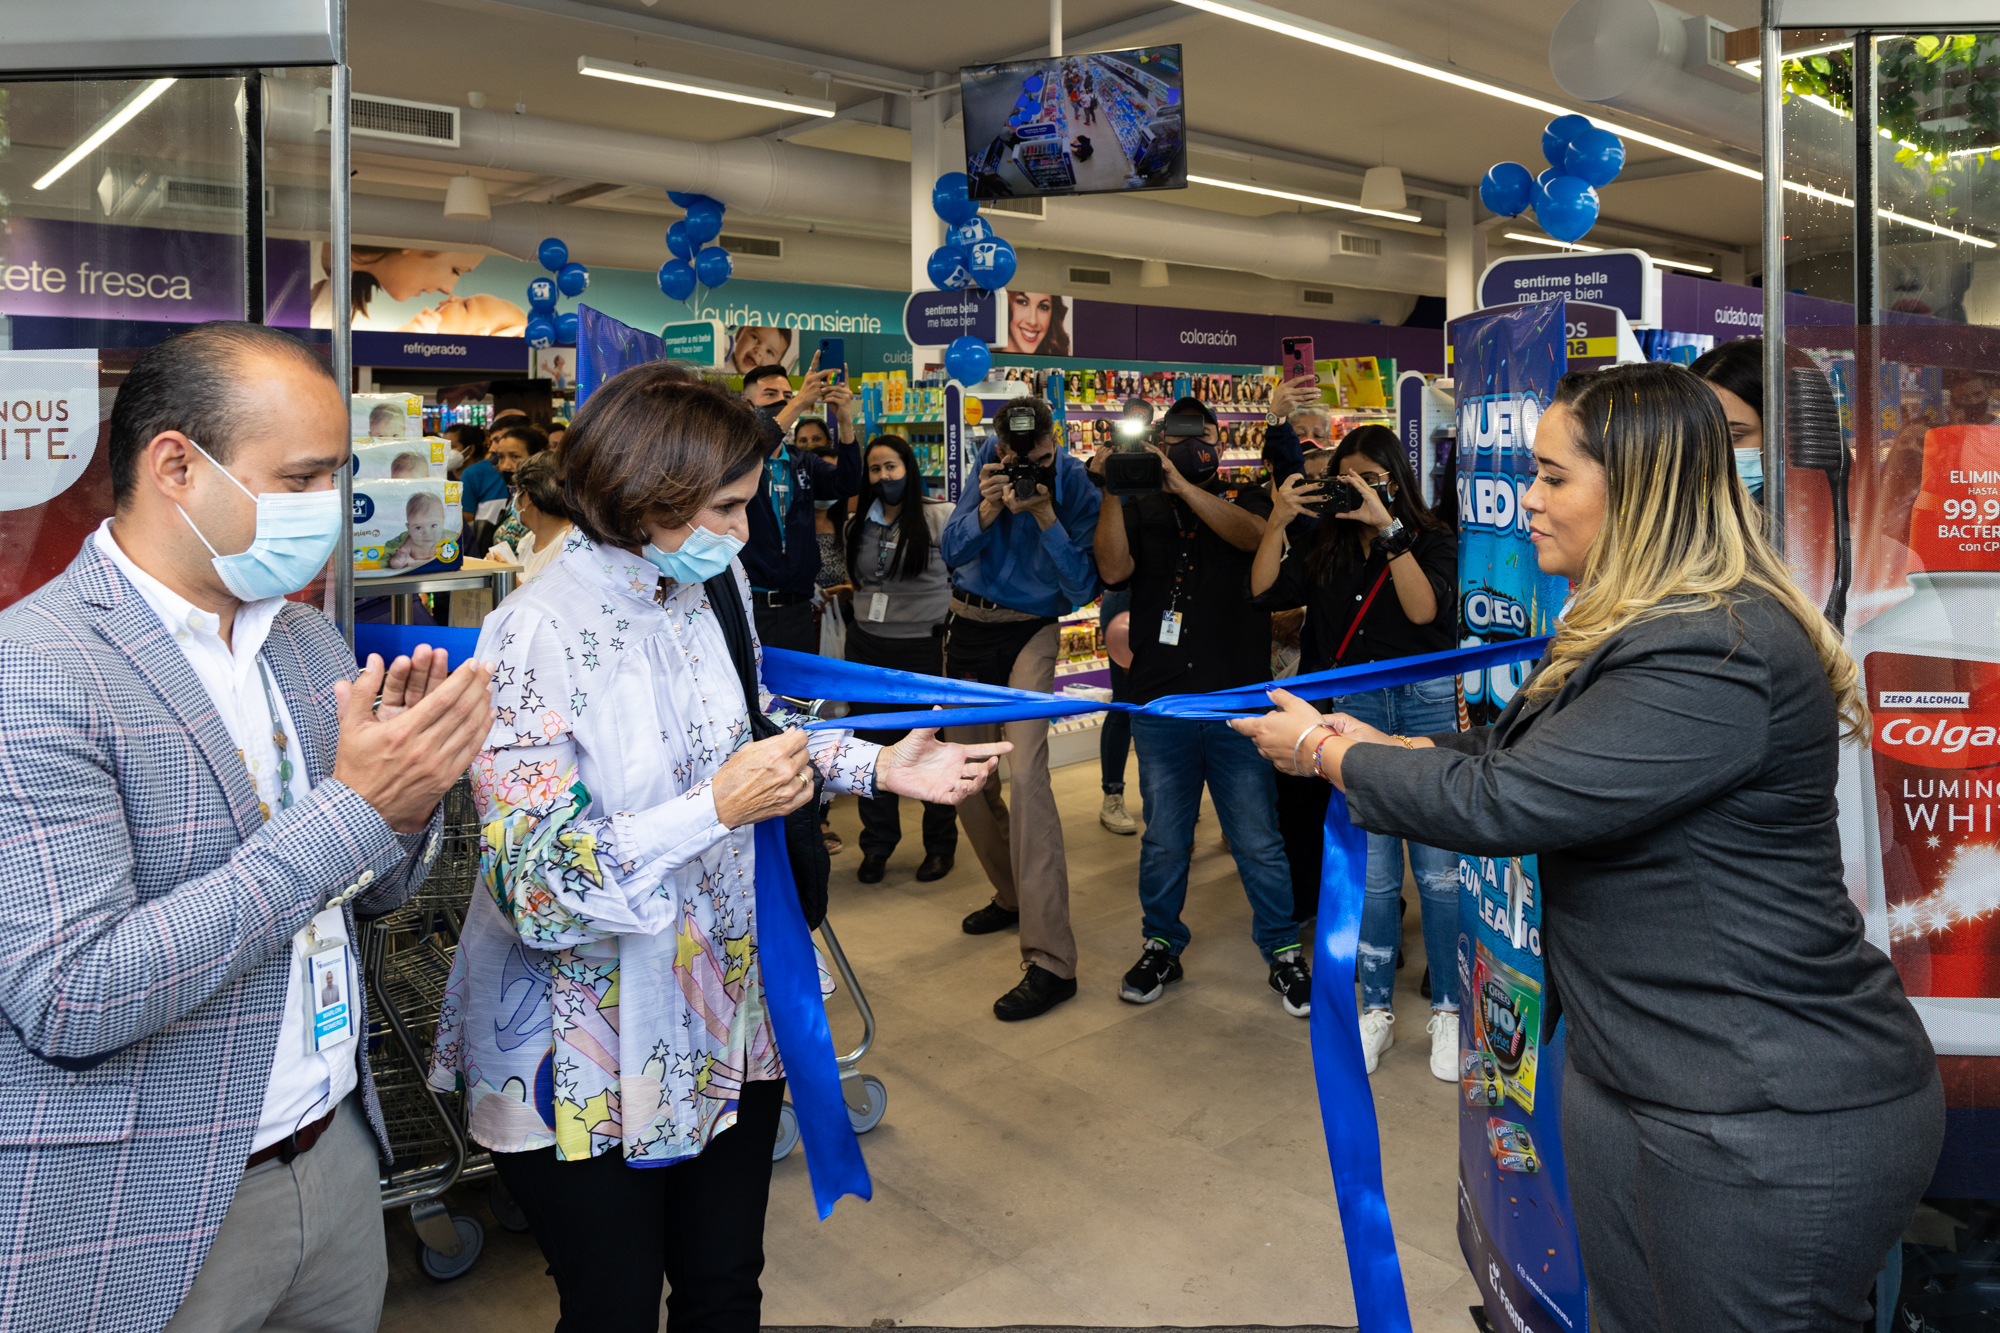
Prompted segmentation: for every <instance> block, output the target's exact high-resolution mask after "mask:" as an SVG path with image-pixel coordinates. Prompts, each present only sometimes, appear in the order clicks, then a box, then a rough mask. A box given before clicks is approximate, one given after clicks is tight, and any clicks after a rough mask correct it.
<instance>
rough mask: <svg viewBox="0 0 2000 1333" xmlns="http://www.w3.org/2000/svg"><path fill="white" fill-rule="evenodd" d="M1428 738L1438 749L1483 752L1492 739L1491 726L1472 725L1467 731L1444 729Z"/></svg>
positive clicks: (1465, 752)
mask: <svg viewBox="0 0 2000 1333" xmlns="http://www.w3.org/2000/svg"><path fill="white" fill-rule="evenodd" d="M1428 739H1429V740H1430V743H1431V744H1432V745H1435V746H1437V748H1438V749H1440V750H1452V751H1456V752H1457V753H1459V754H1485V753H1486V748H1487V746H1488V745H1489V744H1491V742H1492V739H1493V728H1491V727H1473V728H1472V729H1470V730H1469V731H1445V732H1440V733H1438V734H1437V735H1435V736H1432V737H1429V738H1428Z"/></svg>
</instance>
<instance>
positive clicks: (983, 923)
mask: <svg viewBox="0 0 2000 1333" xmlns="http://www.w3.org/2000/svg"><path fill="white" fill-rule="evenodd" d="M958 924H959V926H960V928H961V929H963V930H964V931H965V933H966V934H968V935H991V934H992V933H993V932H994V931H996V930H1005V929H1007V927H1009V926H1018V925H1020V924H1021V914H1020V913H1019V912H1010V911H1008V910H1007V909H1006V908H1004V907H1002V906H1001V905H1000V904H999V903H997V902H995V903H988V904H986V906H984V907H982V908H980V909H979V910H978V911H977V912H974V913H972V914H971V915H970V916H968V917H966V918H965V920H963V921H961V922H959V923H958Z"/></svg>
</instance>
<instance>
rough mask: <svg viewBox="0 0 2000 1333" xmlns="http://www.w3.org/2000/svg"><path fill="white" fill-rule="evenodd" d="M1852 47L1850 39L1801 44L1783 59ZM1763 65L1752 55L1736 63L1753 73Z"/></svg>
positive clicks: (1844, 49)
mask: <svg viewBox="0 0 2000 1333" xmlns="http://www.w3.org/2000/svg"><path fill="white" fill-rule="evenodd" d="M1878 35H1880V36H1887V35H1888V34H1886V33H1883V34H1878ZM1853 49H1854V43H1853V42H1852V41H1844V42H1819V43H1816V44H1815V45H1812V46H1802V47H1800V48H1799V49H1798V50H1796V51H1787V52H1785V59H1787V60H1804V59H1805V58H1806V57H1807V56H1823V55H1826V54H1827V53H1829V52H1832V51H1852V50H1853ZM1763 66H1764V62H1763V60H1762V59H1761V58H1759V57H1752V58H1751V59H1749V60H1739V61H1738V62H1737V63H1736V68H1738V69H1740V70H1742V71H1743V72H1744V73H1746V74H1755V73H1757V72H1758V71H1759V70H1760V69H1762V68H1763Z"/></svg>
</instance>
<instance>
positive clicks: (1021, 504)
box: [941, 398, 1099, 1022]
mask: <svg viewBox="0 0 2000 1333" xmlns="http://www.w3.org/2000/svg"><path fill="white" fill-rule="evenodd" d="M994 424H995V438H994V442H993V443H992V444H988V445H987V446H986V447H985V448H983V449H981V450H980V451H979V458H978V463H979V489H978V490H976V491H970V490H969V491H967V492H966V493H965V494H964V495H963V496H961V497H960V498H959V502H958V508H957V509H956V510H955V511H954V512H953V513H952V516H951V519H950V521H949V522H947V523H946V524H945V529H944V539H943V542H942V543H941V545H942V546H943V548H944V559H945V564H946V565H947V566H948V567H949V569H950V570H951V583H952V589H951V614H950V617H949V618H948V619H947V620H946V622H945V641H944V673H945V675H947V676H949V677H952V678H955V679H960V680H978V681H983V682H986V683H987V684H992V685H1010V686H1012V687H1014V688H1015V689H1022V690H1037V691H1040V692H1041V693H1044V694H1046V693H1048V692H1049V691H1050V690H1051V689H1052V688H1053V687H1054V685H1055V674H1056V644H1057V629H1056V619H1057V617H1059V616H1061V615H1063V614H1065V613H1066V612H1069V611H1073V610H1075V609H1076V608H1077V607H1079V606H1081V605H1083V604H1084V603H1085V602H1088V601H1089V600H1090V599H1091V598H1092V597H1094V596H1096V595H1097V566H1096V564H1095V563H1094V562H1093V561H1092V559H1091V553H1090V543H1091V533H1092V530H1093V529H1094V528H1095V527H1096V525H1097V511H1098V503H1099V502H1098V495H1097V489H1096V488H1095V487H1094V486H1092V485H1091V483H1090V479H1089V477H1088V476H1087V475H1086V474H1085V472H1084V467H1083V464H1082V463H1080V462H1078V461H1077V460H1076V459H1075V458H1072V457H1071V456H1070V455H1069V453H1068V452H1067V451H1066V450H1063V449H1062V448H1060V447H1059V446H1058V444H1057V441H1056V435H1055V418H1054V416H1053V415H1052V414H1051V413H1050V411H1049V405H1048V404H1047V403H1045V402H1043V401H1042V400H1041V399H1039V398H1017V399H1014V400H1013V401H1012V402H1010V403H1008V404H1007V405H1006V406H1005V407H1003V408H1001V409H1000V412H999V415H998V418H997V419H996V421H995V423H994ZM1001 730H1002V728H1001V727H999V726H998V725H986V726H978V727H954V728H952V735H953V737H954V738H955V739H959V740H965V741H970V740H972V739H973V738H974V736H975V735H976V736H978V737H979V738H981V739H997V738H998V736H999V733H1000V732H1001ZM1005 735H1006V739H1007V740H1009V741H1011V742H1013V746H1014V751H1013V755H1012V757H1011V759H1010V760H1009V763H1010V766H1011V767H1010V778H1009V782H1010V784H1011V786H1012V789H1013V795H1014V808H1013V813H1012V817H1011V818H1010V817H1009V812H1008V808H1007V803H1006V801H1005V800H1004V799H1003V798H1002V797H1001V795H1000V790H999V784H998V783H988V784H987V786H986V788H985V789H984V790H983V791H982V792H981V794H980V796H979V797H978V798H977V799H972V800H968V801H967V802H966V803H965V804H963V805H961V806H959V808H958V811H959V813H958V817H959V820H960V822H961V823H963V824H964V826H965V834H966V837H967V838H968V839H970V841H971V843H972V850H973V851H974V852H975V853H976V854H977V855H978V857H979V863H980V865H981V866H983V867H984V868H985V870H986V878H987V879H988V880H990V881H992V884H993V901H992V902H990V903H988V904H987V905H986V906H984V907H982V908H980V909H979V910H978V911H976V912H974V913H972V914H971V915H970V916H968V917H966V918H965V921H964V929H965V933H966V934H968V935H986V934H990V933H992V932H993V931H997V930H1004V929H1006V928H1007V927H1008V926H1012V925H1017V924H1018V925H1019V926H1020V930H1021V957H1022V966H1023V970H1024V975H1023V976H1022V978H1021V983H1020V985H1018V986H1016V987H1015V988H1014V989H1013V990H1010V991H1008V992H1007V993H1006V994H1005V995H1002V996H1001V997H1000V998H999V999H998V1000H996V1001H994V1002H993V1013H994V1016H995V1017H997V1018H999V1019H1001V1020H1002V1021H1005V1022H1013V1021H1016V1020H1019V1019H1024V1018H1033V1017H1035V1016H1036V1015H1038V1014H1044V1013H1047V1012H1048V1011H1049V1010H1050V1009H1052V1008H1054V1007H1055V1006H1056V1005H1058V1004H1060V1003H1062V1002H1063V1001H1064V1000H1067V999H1069V998H1070V997H1071V996H1073V995H1075V994H1076V937H1075V936H1074V935H1073V934H1071V933H1070V928H1069V869H1068V866H1067V865H1066V863H1065V862H1064V859H1063V838H1062V818H1061V816H1060V815H1059V814H1058V813H1057V811H1056V801H1055V794H1054V793H1053V792H1052V791H1051V790H1050V788H1049V724H1048V722H1047V720H1046V719H1036V720H1030V721H1024V722H1009V723H1007V724H1006V725H1005Z"/></svg>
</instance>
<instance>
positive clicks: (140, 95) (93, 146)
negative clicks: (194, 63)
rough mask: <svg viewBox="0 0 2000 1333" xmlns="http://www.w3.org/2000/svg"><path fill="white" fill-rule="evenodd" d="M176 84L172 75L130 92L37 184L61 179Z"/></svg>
mask: <svg viewBox="0 0 2000 1333" xmlns="http://www.w3.org/2000/svg"><path fill="white" fill-rule="evenodd" d="M173 86H174V80H172V79H154V80H153V81H152V82H151V83H149V84H147V85H146V86H145V87H143V88H139V89H135V90H134V91H133V92H131V93H129V94H127V95H126V98H125V100H124V101H122V102H120V103H119V104H118V105H117V106H115V107H113V108H112V109H111V114H110V115H108V116H106V117H105V118H104V119H103V120H102V121H101V122H99V124H98V126H97V128H96V129H94V130H92V131H91V132H90V133H89V134H86V135H85V136H83V142H82V143H80V144H78V145H77V146H76V147H74V148H72V149H70V150H69V152H68V154H67V155H66V156H64V158H63V160H62V161H60V162H58V163H56V164H55V165H54V166H52V167H50V168H49V169H48V172H47V174H45V175H44V176H43V177H42V178H41V179H40V180H38V181H36V182H35V188H36V189H37V190H46V189H48V188H49V187H50V186H51V185H54V184H55V183H56V182H57V181H59V180H61V179H62V178H63V175H64V173H66V172H67V171H68V170H69V169H70V168H71V167H73V166H75V165H76V164H77V163H79V162H81V161H83V159H84V158H86V157H89V156H90V155H91V154H92V153H94V152H96V151H97V150H98V149H99V148H101V147H103V145H104V141H105V140H106V139H109V138H110V137H111V136H112V135H114V134H116V133H118V131H120V130H122V129H124V128H125V127H126V126H127V125H129V124H131V123H132V118H133V117H134V116H136V115H138V114H139V113H140V112H141V111H144V110H145V109H146V108H147V107H149V106H151V105H152V104H153V103H155V102H157V101H159V100H160V94H161V93H163V92H165V91H166V90H167V89H169V88H171V87H173Z"/></svg>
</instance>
